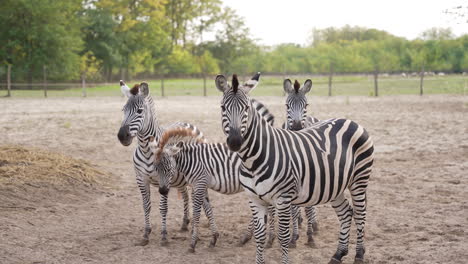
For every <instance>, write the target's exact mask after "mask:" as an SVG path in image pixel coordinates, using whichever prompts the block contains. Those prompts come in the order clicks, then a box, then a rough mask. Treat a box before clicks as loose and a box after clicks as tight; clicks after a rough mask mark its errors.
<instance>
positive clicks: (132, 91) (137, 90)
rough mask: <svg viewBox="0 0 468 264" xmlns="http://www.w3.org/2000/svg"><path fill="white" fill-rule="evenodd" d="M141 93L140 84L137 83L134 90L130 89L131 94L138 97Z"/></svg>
mask: <svg viewBox="0 0 468 264" xmlns="http://www.w3.org/2000/svg"><path fill="white" fill-rule="evenodd" d="M139 91H140V85H139V84H138V83H135V85H133V87H132V89H130V93H131V94H133V95H137V94H138V92H139Z"/></svg>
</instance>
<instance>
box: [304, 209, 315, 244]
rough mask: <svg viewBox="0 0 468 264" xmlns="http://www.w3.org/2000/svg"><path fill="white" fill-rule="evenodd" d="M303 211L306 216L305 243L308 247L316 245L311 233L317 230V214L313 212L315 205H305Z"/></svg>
mask: <svg viewBox="0 0 468 264" xmlns="http://www.w3.org/2000/svg"><path fill="white" fill-rule="evenodd" d="M305 212H306V216H307V243H306V245H308V246H309V247H316V246H315V242H314V238H313V234H314V233H317V232H318V223H317V214H316V212H315V207H313V206H307V207H305Z"/></svg>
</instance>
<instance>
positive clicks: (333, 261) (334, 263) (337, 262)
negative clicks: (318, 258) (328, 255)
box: [328, 258, 341, 264]
mask: <svg viewBox="0 0 468 264" xmlns="http://www.w3.org/2000/svg"><path fill="white" fill-rule="evenodd" d="M328 264H341V261H340V260H337V259H336V258H332V259H331V260H330V261H329V262H328Z"/></svg>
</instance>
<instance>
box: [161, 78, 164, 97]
mask: <svg viewBox="0 0 468 264" xmlns="http://www.w3.org/2000/svg"><path fill="white" fill-rule="evenodd" d="M161 97H164V74H161Z"/></svg>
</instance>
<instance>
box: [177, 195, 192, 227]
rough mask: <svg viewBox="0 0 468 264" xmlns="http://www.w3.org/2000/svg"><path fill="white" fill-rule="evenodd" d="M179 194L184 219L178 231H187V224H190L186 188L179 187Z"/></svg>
mask: <svg viewBox="0 0 468 264" xmlns="http://www.w3.org/2000/svg"><path fill="white" fill-rule="evenodd" d="M179 192H180V194H182V198H183V199H184V219H183V220H182V227H181V228H180V231H188V228H187V227H188V224H189V223H190V218H189V214H190V211H189V195H188V192H187V187H186V186H184V187H180V188H179Z"/></svg>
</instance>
